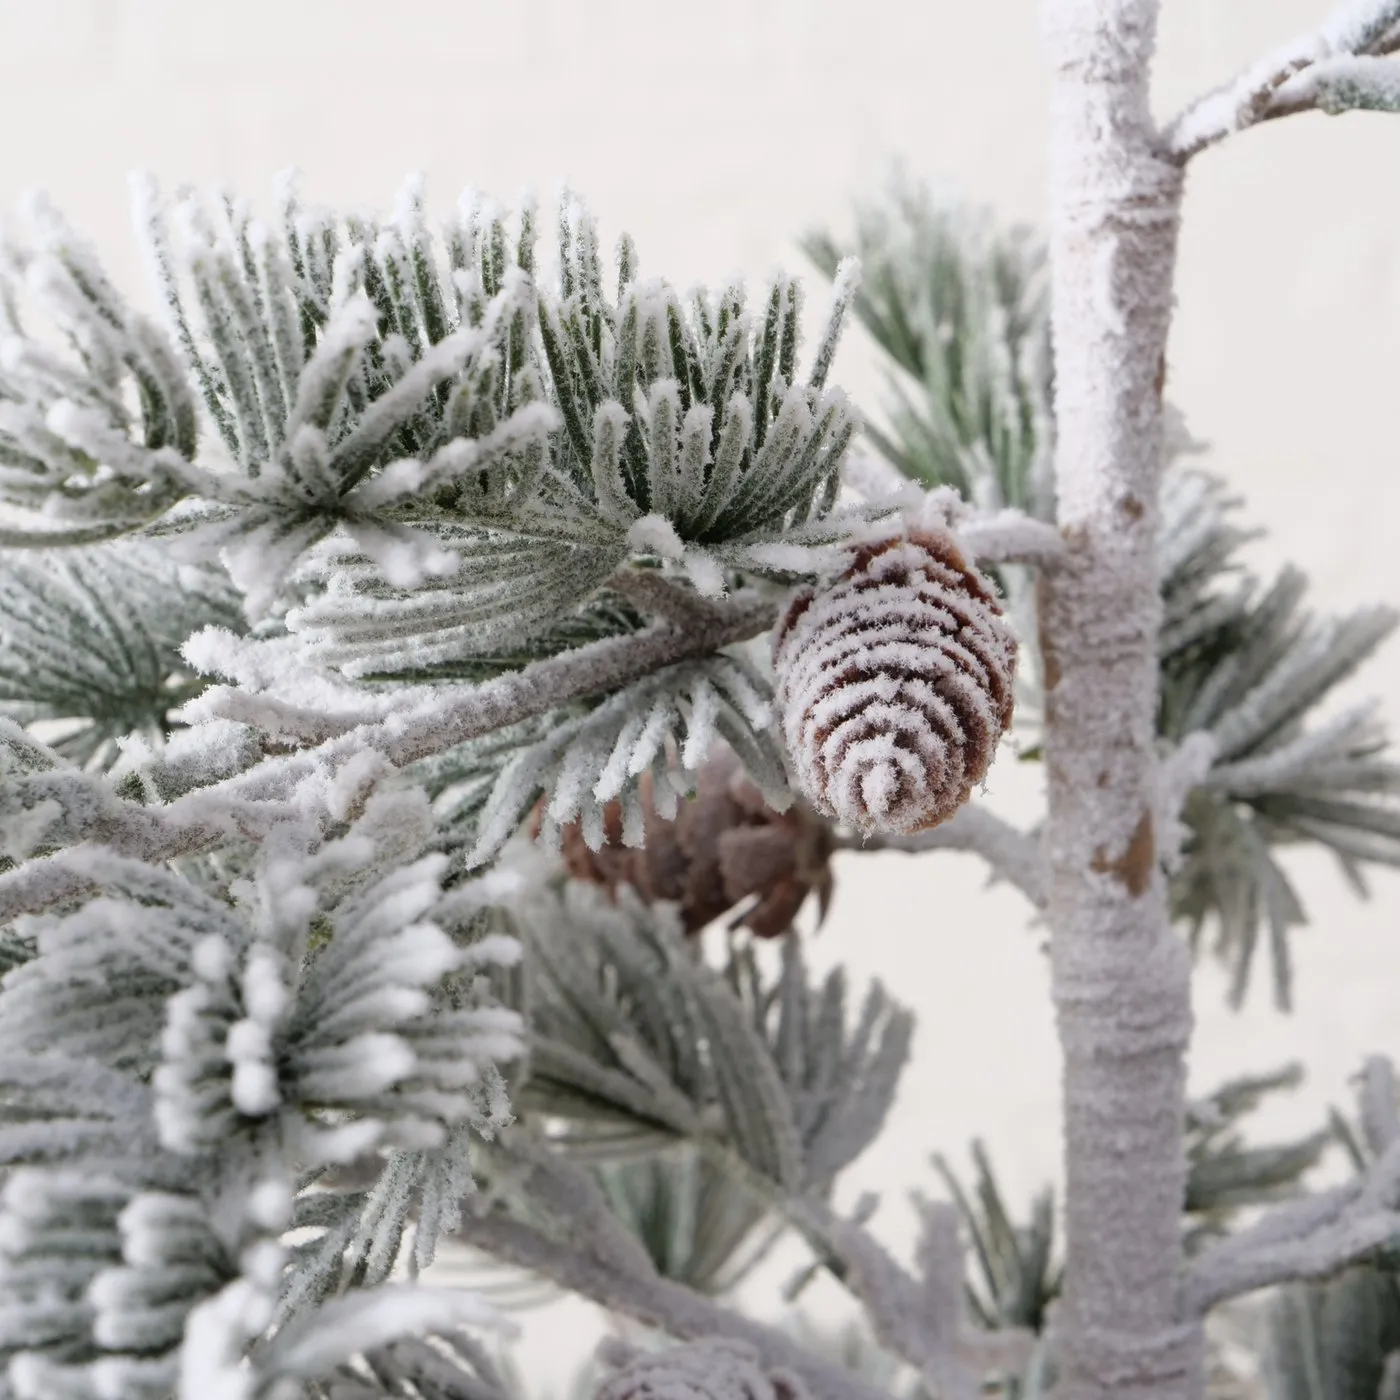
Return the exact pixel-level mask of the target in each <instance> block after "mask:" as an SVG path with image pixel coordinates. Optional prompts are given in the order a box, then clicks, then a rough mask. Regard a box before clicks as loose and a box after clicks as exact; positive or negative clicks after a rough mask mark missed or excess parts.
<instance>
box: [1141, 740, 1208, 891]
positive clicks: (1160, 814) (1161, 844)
mask: <svg viewBox="0 0 1400 1400" xmlns="http://www.w3.org/2000/svg"><path fill="white" fill-rule="evenodd" d="M1217 749H1218V745H1217V744H1216V741H1215V737H1214V735H1212V734H1209V733H1207V732H1206V731H1205V730H1197V731H1196V732H1195V733H1192V734H1188V735H1187V736H1186V737H1185V738H1184V739H1183V740H1182V741H1181V742H1180V743H1179V744H1178V745H1177V746H1176V748H1175V749H1173V750H1172V752H1171V754H1170V755H1168V756H1167V757H1166V758H1165V759H1163V760H1162V763H1161V765H1160V766H1159V767H1158V769H1157V813H1156V817H1155V822H1156V826H1157V854H1158V858H1159V859H1160V860H1161V862H1162V864H1163V866H1165V868H1166V869H1167V870H1168V871H1174V870H1176V869H1177V867H1178V866H1179V865H1180V864H1181V854H1182V848H1183V847H1184V845H1185V844H1186V839H1187V837H1188V836H1189V835H1190V834H1191V831H1190V828H1189V827H1188V826H1187V825H1186V823H1185V822H1183V821H1182V819H1181V814H1182V812H1183V810H1184V809H1185V807H1186V799H1187V798H1188V797H1190V796H1191V794H1192V792H1193V791H1194V790H1195V789H1196V788H1197V787H1199V786H1200V785H1201V783H1202V782H1204V781H1205V778H1206V775H1207V774H1208V773H1209V772H1210V769H1211V765H1212V764H1213V763H1214V762H1215V755H1216V752H1217Z"/></svg>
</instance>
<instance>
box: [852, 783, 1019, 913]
mask: <svg viewBox="0 0 1400 1400" xmlns="http://www.w3.org/2000/svg"><path fill="white" fill-rule="evenodd" d="M837 846H838V848H840V849H843V850H848V851H903V852H905V853H907V854H909V855H921V854H923V853H924V852H925V851H969V852H971V853H973V854H974V855H979V856H981V857H982V859H983V860H984V861H986V863H987V864H988V866H990V867H991V871H992V874H993V875H994V876H996V877H998V878H1000V879H1003V880H1005V881H1006V882H1007V883H1008V884H1011V885H1014V886H1015V887H1016V888H1017V889H1018V890H1020V891H1021V893H1022V894H1023V895H1025V896H1026V898H1027V899H1029V900H1030V902H1031V903H1032V904H1033V905H1035V907H1036V908H1037V909H1039V908H1040V907H1041V906H1042V905H1043V904H1044V903H1045V865H1044V859H1043V856H1042V854H1041V849H1040V839H1039V837H1038V836H1037V835H1034V834H1032V833H1029V832H1025V831H1022V830H1021V829H1020V828H1019V827H1017V826H1013V825H1012V823H1010V822H1009V821H1007V820H1006V819H1005V818H1004V817H999V816H997V814H996V813H995V812H993V811H991V810H990V809H989V808H988V807H986V806H984V805H982V804H981V803H969V804H968V805H967V806H965V807H960V808H959V809H958V811H957V812H956V813H954V815H953V816H951V817H950V818H949V819H948V820H947V821H946V822H943V823H942V824H941V825H939V826H936V827H934V828H933V829H932V830H931V831H921V832H919V833H918V834H917V835H914V836H869V837H858V836H844V837H841V838H840V839H839V840H838V841H837Z"/></svg>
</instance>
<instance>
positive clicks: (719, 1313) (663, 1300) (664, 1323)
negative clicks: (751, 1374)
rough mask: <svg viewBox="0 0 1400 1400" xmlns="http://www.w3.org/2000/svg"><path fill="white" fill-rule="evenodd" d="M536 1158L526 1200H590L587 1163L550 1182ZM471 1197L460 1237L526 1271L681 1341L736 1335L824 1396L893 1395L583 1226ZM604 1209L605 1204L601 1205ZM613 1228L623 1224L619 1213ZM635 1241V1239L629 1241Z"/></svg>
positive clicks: (831, 1399)
mask: <svg viewBox="0 0 1400 1400" xmlns="http://www.w3.org/2000/svg"><path fill="white" fill-rule="evenodd" d="M542 1169H543V1168H542V1164H539V1163H536V1164H535V1165H534V1166H533V1167H532V1168H530V1169H528V1170H527V1171H526V1172H525V1173H524V1174H523V1175H522V1176H520V1177H519V1178H517V1179H516V1181H515V1183H514V1184H515V1186H516V1187H517V1188H518V1189H519V1190H520V1191H521V1192H522V1194H523V1196H524V1197H525V1198H526V1199H527V1200H528V1199H531V1198H532V1197H533V1196H534V1194H535V1191H536V1188H537V1186H538V1187H539V1188H540V1190H541V1191H542V1192H543V1193H544V1194H545V1196H546V1197H548V1196H549V1195H550V1194H555V1195H557V1183H560V1182H564V1183H568V1184H569V1188H570V1192H571V1193H572V1195H573V1197H574V1198H575V1199H578V1200H587V1199H590V1198H591V1197H592V1196H593V1195H595V1194H596V1187H594V1185H593V1183H592V1182H591V1181H590V1180H589V1178H588V1177H587V1175H586V1174H585V1173H584V1172H583V1170H582V1168H578V1167H574V1166H571V1165H569V1164H568V1163H565V1162H562V1161H560V1160H559V1159H554V1160H553V1161H552V1162H550V1163H549V1164H548V1166H547V1169H548V1172H549V1174H550V1176H551V1177H552V1178H554V1180H555V1182H556V1186H554V1187H549V1188H546V1187H545V1186H544V1184H543V1183H540V1182H539V1179H538V1176H537V1173H538V1172H539V1171H540V1170H542ZM474 1203H477V1198H472V1199H471V1200H468V1201H467V1202H465V1203H464V1205H465V1207H466V1208H465V1209H464V1211H463V1217H462V1227H461V1230H460V1232H459V1235H458V1238H459V1239H460V1240H461V1241H462V1243H464V1244H467V1245H470V1246H472V1247H474V1248H477V1249H481V1250H483V1251H485V1252H486V1253H488V1254H490V1255H492V1256H494V1257H495V1258H497V1259H501V1260H505V1261H507V1262H509V1263H511V1264H514V1265H516V1266H517V1267H520V1268H524V1269H529V1270H530V1271H531V1272H533V1273H537V1274H541V1275H543V1276H544V1277H546V1278H548V1279H550V1280H551V1281H553V1282H554V1283H556V1284H557V1285H558V1286H559V1287H561V1288H564V1289H567V1290H569V1291H570V1292H573V1293H578V1294H581V1295H582V1296H583V1297H585V1298H589V1299H591V1300H592V1301H593V1302H595V1303H598V1304H600V1305H601V1306H602V1307H605V1308H608V1309H610V1310H613V1311H616V1312H620V1313H623V1314H624V1315H626V1316H628V1317H631V1318H635V1319H636V1320H637V1321H639V1322H642V1323H644V1324H646V1325H647V1326H650V1327H656V1328H658V1329H659V1330H661V1331H663V1332H665V1333H667V1334H668V1335H670V1336H673V1337H677V1338H681V1339H684V1340H695V1339H698V1338H702V1337H732V1338H735V1339H736V1340H739V1341H744V1342H748V1343H750V1344H751V1345H752V1346H754V1347H755V1348H757V1350H758V1354H759V1357H760V1359H761V1361H762V1363H763V1364H764V1365H765V1366H784V1367H787V1368H789V1369H791V1370H793V1371H795V1372H796V1373H797V1374H798V1375H799V1376H801V1377H802V1379H803V1380H805V1381H806V1382H807V1384H808V1385H809V1386H810V1387H811V1390H812V1393H813V1395H814V1396H816V1397H820V1400H889V1397H888V1396H887V1395H885V1393H884V1392H883V1391H881V1390H878V1389H876V1388H875V1387H873V1386H871V1385H870V1384H869V1383H868V1382H866V1381H864V1380H862V1379H861V1378H860V1377H859V1376H857V1375H855V1374H854V1373H852V1372H850V1371H848V1370H847V1369H846V1368H845V1367H842V1366H836V1365H833V1364H832V1363H830V1362H828V1361H824V1360H822V1359H820V1358H818V1357H816V1356H814V1355H812V1354H811V1353H809V1352H807V1351H806V1350H805V1349H803V1348H802V1347H800V1346H799V1345H798V1344H797V1343H795V1342H794V1341H793V1340H792V1338H790V1337H789V1336H787V1335H786V1334H785V1333H783V1332H781V1331H779V1330H778V1329H776V1328H773V1327H768V1326H765V1325H764V1324H762V1323H759V1322H754V1321H752V1320H750V1319H748V1318H745V1317H741V1316H740V1315H738V1314H737V1313H733V1312H730V1311H729V1310H728V1309H727V1308H722V1307H720V1306H719V1305H718V1304H717V1303H714V1302H712V1301H711V1300H710V1299H708V1298H706V1297H704V1296H703V1295H701V1294H699V1293H696V1292H694V1291H693V1290H692V1289H689V1288H687V1287H685V1286H684V1285H683V1284H678V1283H675V1282H673V1281H671V1280H669V1279H665V1278H662V1277H661V1276H660V1275H658V1274H657V1273H656V1272H655V1271H654V1270H653V1269H652V1268H651V1267H650V1265H649V1264H644V1263H642V1262H641V1261H640V1260H638V1261H636V1262H633V1260H632V1258H631V1255H630V1252H629V1253H628V1254H627V1255H619V1254H618V1253H616V1252H615V1251H611V1250H609V1249H607V1248H599V1247H598V1241H597V1239H596V1238H595V1232H593V1231H591V1230H590V1231H579V1233H578V1237H577V1238H575V1239H572V1240H568V1241H561V1240H559V1239H558V1238H556V1237H554V1236H553V1235H552V1234H551V1233H549V1232H548V1231H547V1230H545V1229H543V1228H540V1227H537V1226H534V1225H530V1224H527V1223H525V1222H524V1221H522V1220H515V1219H512V1218H510V1217H509V1216H508V1215H506V1214H504V1213H503V1212H502V1211H501V1210H500V1209H494V1210H488V1211H480V1210H478V1212H475V1213H474V1212H473V1211H472V1210H471V1207H472V1205H473V1204H474ZM603 1209H604V1210H606V1207H603ZM611 1223H612V1228H613V1229H618V1228H620V1227H618V1226H617V1222H616V1220H615V1219H613V1220H612V1222H611ZM631 1243H632V1244H633V1245H635V1241H632V1242H631Z"/></svg>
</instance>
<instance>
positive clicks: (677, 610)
mask: <svg viewBox="0 0 1400 1400" xmlns="http://www.w3.org/2000/svg"><path fill="white" fill-rule="evenodd" d="M607 587H609V588H611V589H612V590H613V592H614V593H621V594H622V596H623V597H624V598H626V599H627V601H628V602H629V603H633V604H635V605H636V606H637V607H639V608H640V609H641V610H642V611H643V612H645V613H649V614H651V615H652V616H654V617H658V618H664V619H665V620H666V621H667V622H671V623H674V624H675V625H676V626H677V627H697V626H699V627H712V626H714V625H715V623H716V621H717V620H718V618H719V613H718V611H717V609H716V607H715V605H714V604H713V603H712V602H710V601H709V600H708V599H706V598H701V597H699V596H698V595H696V594H694V593H687V592H686V591H685V590H684V589H683V588H680V587H678V586H677V585H676V584H675V583H673V582H672V581H671V580H670V579H668V578H666V577H664V576H663V575H662V574H661V573H659V572H658V571H657V570H655V569H619V570H618V571H617V572H616V573H615V574H613V575H612V576H611V577H610V578H609V579H608V581H607Z"/></svg>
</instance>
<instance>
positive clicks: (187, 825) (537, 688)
mask: <svg viewBox="0 0 1400 1400" xmlns="http://www.w3.org/2000/svg"><path fill="white" fill-rule="evenodd" d="M711 606H712V608H713V615H712V617H710V618H709V619H707V620H706V621H705V622H703V623H701V624H697V625H695V626H692V627H688V628H686V629H681V628H677V627H674V626H672V625H670V624H669V623H667V624H662V625H658V626H656V627H649V628H647V629H646V630H645V631H642V632H634V633H631V634H630V635H628V636H625V637H609V638H605V639H604V640H602V641H598V642H591V643H589V644H588V645H587V646H582V647H577V648H575V649H574V650H571V651H566V652H564V653H562V654H561V655H559V656H552V657H549V658H548V659H547V660H544V661H537V662H534V663H532V664H531V665H529V666H526V667H524V668H523V669H522V670H519V671H514V672H511V673H510V674H509V675H505V676H501V677H499V678H497V679H495V680H491V681H486V682H485V683H483V684H481V685H475V686H463V687H461V688H460V689H458V690H454V691H449V692H447V693H445V694H438V695H435V696H433V697H432V698H431V699H427V700H425V699H423V698H422V697H421V692H420V693H419V694H418V695H416V696H414V698H413V700H412V701H411V703H408V704H405V705H404V706H403V707H402V708H401V709H395V710H392V711H391V712H390V713H388V714H387V715H385V716H384V718H382V719H379V720H376V721H374V722H373V723H368V724H360V725H357V726H356V727H355V728H354V729H351V730H349V731H348V732H346V733H344V734H338V735H336V736H335V737H333V738H330V739H328V740H326V741H325V742H323V743H321V744H318V745H317V746H316V747H314V748H310V749H304V750H301V751H299V752H297V753H293V754H287V755H282V756H277V757H266V758H264V759H263V760H262V762H260V763H258V764H257V765H256V766H255V767H252V768H249V769H247V770H245V771H244V772H242V773H238V774H236V775H234V776H233V777H230V778H225V779H224V780H223V781H222V782H218V783H213V784H211V785H210V786H209V787H206V788H201V789H199V790H197V791H195V792H191V793H189V794H187V795H186V796H184V797H181V798H179V799H177V800H176V801H175V802H172V803H171V804H170V805H169V806H168V807H164V808H151V807H146V808H142V807H137V806H135V804H130V805H131V811H132V813H139V814H140V817H139V820H138V819H137V818H136V817H135V816H133V818H132V823H126V822H124V821H117V822H113V823H112V824H111V826H110V827H109V828H107V829H106V830H105V835H104V839H110V842H111V844H112V845H113V847H114V849H116V850H118V851H119V852H121V853H122V854H125V855H135V856H139V857H140V858H141V859H143V860H149V861H157V862H158V861H163V860H172V859H175V858H176V857H179V856H187V855H193V854H195V853H197V852H199V851H206V850H210V849H212V848H213V847H215V846H218V845H221V844H222V843H223V842H225V841H227V840H228V839H229V837H230V835H231V834H237V832H238V831H239V830H240V829H243V828H245V827H246V828H247V829H249V830H257V829H261V828H262V827H264V826H265V825H266V822H267V821H269V820H286V819H287V818H288V817H289V816H293V815H296V816H301V817H309V818H311V819H313V820H316V821H321V822H324V821H325V820H327V819H328V818H333V817H336V816H337V815H343V809H344V808H345V807H346V806H347V805H349V804H352V803H353V802H354V800H355V797H356V790H357V788H358V789H361V790H362V789H363V788H364V786H366V785H367V783H368V782H369V781H371V780H372V779H374V778H376V777H377V776H379V773H380V772H382V765H381V768H380V769H379V770H378V771H377V772H376V771H375V770H374V769H373V768H372V767H366V765H365V761H364V756H365V755H366V754H367V753H369V754H374V755H378V756H379V757H380V758H381V759H382V760H384V761H386V762H387V763H390V764H393V765H394V766H395V767H403V766H404V765H406V764H409V763H413V762H416V761H417V760H418V759H420V758H426V757H428V756H429V755H431V754H435V753H440V752H442V751H443V750H444V749H448V748H451V747H453V746H454V745H456V744H461V743H465V742H466V741H467V740H469V739H477V738H481V737H482V736H484V735H486V734H490V733H493V732H494V731H496V730H498V729H504V728H506V727H507V726H509V725H512V724H517V723H519V722H520V721H521V720H525V719H531V718H534V717H535V716H537V715H542V714H546V713H548V712H549V711H550V710H553V709H556V708H557V707H559V706H560V705H564V704H567V703H569V702H570V701H573V700H581V699H584V698H585V697H587V696H590V695H597V694H602V693H608V692H612V691H616V690H620V689H621V688H622V687H624V686H625V685H627V684H629V683H630V682H632V681H635V680H637V679H639V678H640V677H642V676H646V675H650V674H652V673H653V672H655V671H660V670H662V669H664V668H665V667H667V666H674V665H676V664H678V663H679V662H682V661H689V660H693V659H695V658H697V657H701V656H708V655H710V654H711V653H713V652H716V651H719V650H720V649H721V648H723V647H726V646H731V645H733V644H734V643H736V642H742V641H747V640H748V639H749V638H751V637H755V636H757V635H759V634H760V633H761V632H763V631H765V630H766V629H767V628H768V627H770V626H771V625H772V623H773V618H774V616H775V614H776V612H777V603H776V601H775V600H774V599H771V598H769V597H767V596H764V595H761V594H758V593H754V592H744V593H739V594H736V595H735V596H734V597H733V598H731V599H728V600H726V601H725V602H723V603H715V604H713V605H711ZM288 804H291V805H288ZM127 805H128V804H123V807H125V806H127ZM138 826H139V828H140V832H139V839H136V837H135V832H136V827H138ZM128 834H130V835H131V836H132V839H131V840H128V839H127V837H128ZM83 865H84V861H83V855H82V849H81V848H77V849H75V850H69V851H61V852H59V853H58V854H57V855H54V856H48V857H45V858H43V859H39V860H32V861H28V862H26V863H25V864H24V865H22V866H21V867H20V868H19V869H17V870H14V871H11V872H9V873H8V874H5V875H0V924H4V923H7V922H9V921H10V920H11V919H14V918H16V917H18V916H19V915H20V914H24V913H33V912H35V911H37V910H40V909H44V908H49V907H52V905H54V904H56V903H59V902H61V901H63V900H66V899H70V898H74V897H77V896H81V895H83V894H85V893H87V892H89V891H90V890H91V888H92V884H91V881H90V880H88V878H87V877H86V875H85V874H84V873H83Z"/></svg>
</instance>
